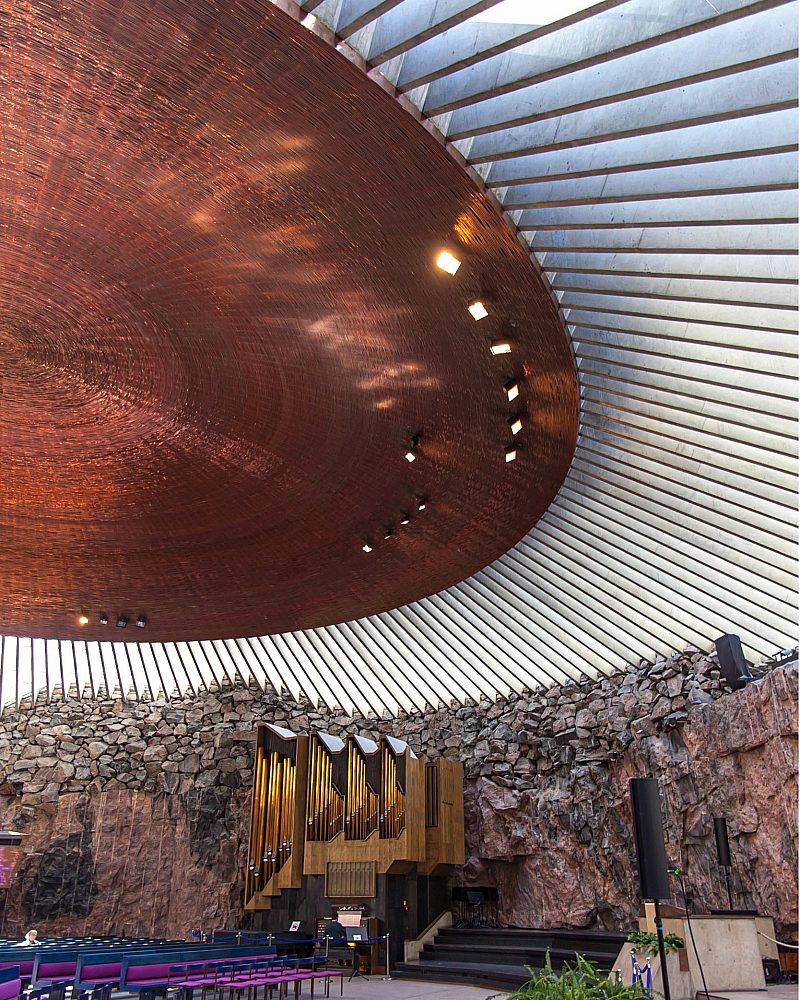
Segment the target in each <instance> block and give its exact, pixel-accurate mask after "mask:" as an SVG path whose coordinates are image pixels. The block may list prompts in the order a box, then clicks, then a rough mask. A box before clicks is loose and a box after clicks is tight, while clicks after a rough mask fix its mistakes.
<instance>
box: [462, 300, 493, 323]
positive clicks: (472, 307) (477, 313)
mask: <svg viewBox="0 0 800 1000" xmlns="http://www.w3.org/2000/svg"><path fill="white" fill-rule="evenodd" d="M467 309H469V314H470V316H472V318H473V319H474V320H479V319H485V318H486V317H487V316H488V315H489V310H488V309H487V308H486V306H485V305H484V304H483V303H482V302H481V300H480V299H476V300H475V301H474V302H470V304H469V305H468V306H467Z"/></svg>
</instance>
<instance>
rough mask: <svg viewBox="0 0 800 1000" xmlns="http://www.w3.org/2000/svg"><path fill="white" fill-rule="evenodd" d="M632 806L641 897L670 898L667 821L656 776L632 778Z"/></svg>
mask: <svg viewBox="0 0 800 1000" xmlns="http://www.w3.org/2000/svg"><path fill="white" fill-rule="evenodd" d="M630 790H631V810H632V812H633V832H634V836H635V838H636V859H637V862H638V865H639V889H640V893H641V897H642V899H669V898H670V896H671V893H670V888H669V878H668V876H667V854H666V851H665V849H664V825H663V823H662V821H661V803H660V801H659V797H658V782H657V781H656V779H655V778H631V780H630Z"/></svg>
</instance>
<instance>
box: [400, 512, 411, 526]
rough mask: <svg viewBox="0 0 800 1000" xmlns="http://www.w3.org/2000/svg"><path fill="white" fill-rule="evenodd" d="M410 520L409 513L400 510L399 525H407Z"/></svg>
mask: <svg viewBox="0 0 800 1000" xmlns="http://www.w3.org/2000/svg"><path fill="white" fill-rule="evenodd" d="M410 520H411V515H410V514H409V513H407V512H406V511H404V510H401V511H400V523H401V524H408V522H409V521H410Z"/></svg>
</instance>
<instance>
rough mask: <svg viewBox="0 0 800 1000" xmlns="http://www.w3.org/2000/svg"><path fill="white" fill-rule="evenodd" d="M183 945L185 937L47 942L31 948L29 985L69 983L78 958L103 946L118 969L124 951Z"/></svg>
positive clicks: (103, 952) (162, 948) (70, 983)
mask: <svg viewBox="0 0 800 1000" xmlns="http://www.w3.org/2000/svg"><path fill="white" fill-rule="evenodd" d="M185 947H186V942H185V941H155V942H151V943H148V942H145V943H142V942H140V941H134V940H127V941H126V940H125V939H121V940H120V941H119V942H118V943H116V944H113V945H105V946H104V945H103V943H102V942H100V943H99V944H97V943H96V942H89V943H88V944H84V945H82V946H80V947H77V946H75V945H70V946H68V947H65V948H60V947H57V946H54V945H50V946H49V947H47V948H36V949H33V948H31V949H30V950H31V951H35V952H36V957H35V958H34V960H33V971H32V973H31V977H30V978H31V987H32V988H34V989H41V988H44V987H46V986H49V985H50V984H52V983H61V982H64V981H66V980H68V981H69V985H70V986H71V985H72V983H73V980H74V979H75V978H76V975H77V972H78V968H79V962H80V959H81V957H82V956H84V955H87V954H97V953H98V952H100V951H101V949H102V952H101V953H102V954H103V955H104V956H108V957H109V960H110V961H112V962H113V961H114V960H116V966H117V972H119V966H120V963H121V962H122V956H123V955H129V954H134V953H138V952H141V951H149V952H152V951H159V952H160V951H162V950H163V951H177V950H180V949H181V948H185Z"/></svg>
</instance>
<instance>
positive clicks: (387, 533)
mask: <svg viewBox="0 0 800 1000" xmlns="http://www.w3.org/2000/svg"><path fill="white" fill-rule="evenodd" d="M393 534H394V532H393V531H392V529H391V528H384V529H383V537H384V538H391V537H392V535H393Z"/></svg>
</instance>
